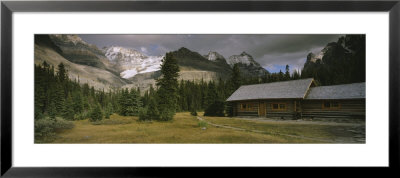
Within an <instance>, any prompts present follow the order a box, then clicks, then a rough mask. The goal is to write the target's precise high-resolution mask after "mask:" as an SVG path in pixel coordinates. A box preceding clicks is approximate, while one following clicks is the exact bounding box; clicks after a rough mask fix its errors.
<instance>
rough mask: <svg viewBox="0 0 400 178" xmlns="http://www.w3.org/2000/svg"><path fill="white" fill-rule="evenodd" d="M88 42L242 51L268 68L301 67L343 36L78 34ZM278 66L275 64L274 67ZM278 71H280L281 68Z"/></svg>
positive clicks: (152, 50) (157, 49)
mask: <svg viewBox="0 0 400 178" xmlns="http://www.w3.org/2000/svg"><path fill="white" fill-rule="evenodd" d="M79 36H80V37H82V38H83V39H84V40H85V41H87V42H88V43H91V44H95V45H97V46H98V47H99V48H102V47H104V46H112V45H114V46H123V47H127V48H134V49H137V50H139V51H142V52H143V53H145V54H147V55H163V54H164V53H165V52H168V51H173V50H177V49H179V48H180V47H186V48H188V49H190V50H193V51H197V52H199V53H200V54H203V55H204V54H207V53H208V52H209V51H217V52H218V53H220V54H222V55H223V56H224V57H225V58H228V57H229V56H232V55H236V54H240V53H241V52H243V51H246V52H247V53H249V54H251V55H252V56H253V57H254V59H255V60H256V61H257V62H259V63H260V64H261V65H262V66H263V67H265V68H266V69H269V70H272V71H274V68H276V66H284V65H286V64H289V65H290V66H291V68H292V69H300V68H301V67H302V66H303V64H304V62H305V59H306V56H307V54H308V53H309V52H314V53H318V52H319V51H320V50H321V49H322V48H323V47H324V46H325V45H326V44H327V43H329V42H334V41H337V39H338V38H339V37H340V36H343V35H283V34H282V35H261V34H260V35H188V34H187V35H79ZM274 66H275V67H274ZM278 71H279V70H278Z"/></svg>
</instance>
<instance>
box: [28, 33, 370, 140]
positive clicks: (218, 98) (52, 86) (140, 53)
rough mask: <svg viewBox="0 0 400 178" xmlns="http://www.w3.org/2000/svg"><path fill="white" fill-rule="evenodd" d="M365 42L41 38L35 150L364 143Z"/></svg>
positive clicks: (350, 38)
mask: <svg viewBox="0 0 400 178" xmlns="http://www.w3.org/2000/svg"><path fill="white" fill-rule="evenodd" d="M365 38H366V36H365V35H364V34H132V35H129V34H36V35H35V36H34V41H35V42H34V85H35V86H34V142H35V143H36V144H60V143H63V144H76V143H81V144H90V143H93V144H96V143H103V144H144V143H148V144H163V143H170V144H171V143H172V144H173V143H177V144H181V143H187V144H226V143H228V144H229V143H235V144H236V143H237V144H240V143H246V144H248V143H254V144H281V143H298V144H365V140H366V134H365V127H366V112H365V107H366V105H365V99H366V95H365V80H366V57H365V56H366V51H365V49H366V45H365Z"/></svg>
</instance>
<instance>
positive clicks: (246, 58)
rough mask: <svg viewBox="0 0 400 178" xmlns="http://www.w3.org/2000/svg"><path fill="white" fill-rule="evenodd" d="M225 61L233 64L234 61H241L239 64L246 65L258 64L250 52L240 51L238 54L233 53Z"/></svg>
mask: <svg viewBox="0 0 400 178" xmlns="http://www.w3.org/2000/svg"><path fill="white" fill-rule="evenodd" d="M226 62H227V63H228V64H229V65H230V66H233V65H234V64H236V63H241V64H246V65H254V66H260V64H258V62H256V61H255V60H254V59H253V57H252V56H250V54H247V53H246V52H244V51H243V52H242V53H241V54H239V55H233V56H231V57H229V58H228V59H227V60H226Z"/></svg>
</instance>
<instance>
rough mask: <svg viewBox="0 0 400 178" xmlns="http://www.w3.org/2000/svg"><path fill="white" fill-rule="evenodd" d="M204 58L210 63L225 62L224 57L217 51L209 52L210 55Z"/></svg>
mask: <svg viewBox="0 0 400 178" xmlns="http://www.w3.org/2000/svg"><path fill="white" fill-rule="evenodd" d="M204 57H206V58H207V59H208V60H209V61H216V60H225V58H224V56H222V55H221V54H219V53H217V52H215V51H210V52H208V54H207V55H205V56H204Z"/></svg>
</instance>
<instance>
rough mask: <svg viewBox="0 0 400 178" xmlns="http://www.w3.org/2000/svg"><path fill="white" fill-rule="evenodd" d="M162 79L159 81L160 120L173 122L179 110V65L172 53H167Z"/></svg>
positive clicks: (163, 63)
mask: <svg viewBox="0 0 400 178" xmlns="http://www.w3.org/2000/svg"><path fill="white" fill-rule="evenodd" d="M161 74H162V77H161V78H159V79H157V86H158V87H159V88H158V90H157V96H158V107H159V111H160V116H161V117H160V120H163V121H168V120H172V119H173V116H174V115H175V112H176V109H177V100H178V76H179V65H178V61H177V59H176V58H174V57H173V56H172V53H167V54H166V55H165V57H164V59H163V60H162V64H161Z"/></svg>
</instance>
